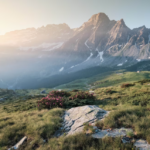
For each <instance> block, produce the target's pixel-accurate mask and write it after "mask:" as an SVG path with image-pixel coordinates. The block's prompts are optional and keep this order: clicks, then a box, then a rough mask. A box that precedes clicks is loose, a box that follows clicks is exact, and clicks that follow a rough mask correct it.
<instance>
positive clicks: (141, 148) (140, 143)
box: [134, 139, 150, 150]
mask: <svg viewBox="0 0 150 150" xmlns="http://www.w3.org/2000/svg"><path fill="white" fill-rule="evenodd" d="M134 146H135V147H136V148H137V149H138V150H150V145H149V144H148V143H147V141H145V140H142V139H139V140H137V141H136V142H135V143H134Z"/></svg>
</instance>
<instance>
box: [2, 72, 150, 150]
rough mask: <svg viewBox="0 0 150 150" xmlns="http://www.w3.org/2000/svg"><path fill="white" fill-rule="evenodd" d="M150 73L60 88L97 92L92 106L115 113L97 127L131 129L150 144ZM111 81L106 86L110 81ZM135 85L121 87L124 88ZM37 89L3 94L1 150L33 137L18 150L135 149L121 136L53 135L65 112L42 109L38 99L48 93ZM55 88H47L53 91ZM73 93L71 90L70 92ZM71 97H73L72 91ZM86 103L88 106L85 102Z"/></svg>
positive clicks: (110, 76)
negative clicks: (24, 138)
mask: <svg viewBox="0 0 150 150" xmlns="http://www.w3.org/2000/svg"><path fill="white" fill-rule="evenodd" d="M143 79H150V72H146V71H145V72H140V73H136V72H124V71H120V72H117V73H116V72H111V73H110V72H109V73H107V74H106V73H105V74H103V75H101V76H98V75H97V76H95V77H92V78H86V79H81V80H76V81H74V82H71V83H69V84H66V85H62V86H59V87H56V89H66V90H67V91H71V90H73V89H80V90H84V91H87V90H94V92H95V97H96V100H95V101H94V102H93V105H98V106H99V107H100V108H103V109H105V110H108V111H111V113H110V114H109V115H108V116H107V117H106V118H105V119H104V120H103V121H98V122H97V123H96V125H97V126H98V128H100V129H109V128H119V127H126V128H132V129H133V130H134V135H133V136H134V138H143V139H146V140H147V141H148V142H149V143H150V80H143ZM105 81H107V82H105ZM124 83H130V84H129V86H124V87H122V84H124ZM42 90H45V89H38V90H16V91H11V90H4V89H1V90H0V98H4V97H5V101H0V150H6V149H8V148H10V147H11V146H13V145H15V144H16V143H17V142H18V141H19V140H20V139H21V138H23V137H24V136H27V137H28V140H27V142H26V143H24V144H23V145H22V146H21V147H20V148H19V150H106V149H107V150H131V149H134V147H133V143H130V144H122V143H121V138H115V139H114V138H109V137H106V138H104V139H93V138H92V137H91V136H90V135H89V136H87V135H85V134H84V133H81V134H78V135H74V136H69V137H65V135H64V136H62V137H59V138H56V137H54V133H55V132H56V131H57V130H58V129H59V127H61V123H62V115H63V112H64V111H65V109H63V108H53V109H51V110H47V109H42V110H40V111H39V110H38V109H37V101H38V100H40V99H41V98H42V97H43V96H46V95H47V94H41V93H40V91H42ZM52 90H53V89H46V92H47V93H48V92H50V91H52ZM70 93H71V92H70ZM71 94H72V93H71ZM85 105H86V104H85Z"/></svg>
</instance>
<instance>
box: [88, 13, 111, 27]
mask: <svg viewBox="0 0 150 150" xmlns="http://www.w3.org/2000/svg"><path fill="white" fill-rule="evenodd" d="M103 21H104V22H105V21H110V20H109V18H108V16H107V15H106V14H105V13H98V14H95V15H93V16H92V17H91V18H90V19H89V21H88V22H92V23H93V24H94V25H96V24H97V23H98V22H103Z"/></svg>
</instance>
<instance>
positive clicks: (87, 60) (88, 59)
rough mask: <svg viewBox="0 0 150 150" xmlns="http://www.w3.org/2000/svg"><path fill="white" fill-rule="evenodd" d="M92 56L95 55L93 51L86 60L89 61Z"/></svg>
mask: <svg viewBox="0 0 150 150" xmlns="http://www.w3.org/2000/svg"><path fill="white" fill-rule="evenodd" d="M92 56H93V53H91V54H90V56H89V57H88V58H87V59H86V60H85V61H84V62H86V61H88V60H89V59H90V58H91V57H92ZM84 62H83V63H84Z"/></svg>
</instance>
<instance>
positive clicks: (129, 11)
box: [0, 0, 150, 34]
mask: <svg viewBox="0 0 150 150" xmlns="http://www.w3.org/2000/svg"><path fill="white" fill-rule="evenodd" d="M99 12H104V13H106V14H107V15H108V16H109V18H110V19H111V20H112V19H114V20H120V19H121V18H123V19H124V20H125V23H126V25H127V26H128V27H130V28H135V27H139V26H142V25H146V27H148V28H150V0H0V34H4V33H5V32H8V31H12V30H16V29H24V28H28V27H36V28H37V27H40V26H42V25H47V24H59V23H67V24H68V25H69V26H70V27H71V28H76V27H79V26H81V25H82V24H83V23H84V22H86V21H87V20H88V19H89V18H90V17H91V16H92V15H93V14H96V13H99Z"/></svg>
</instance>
